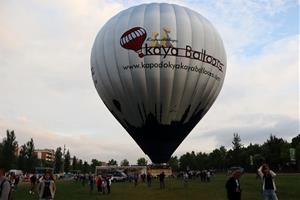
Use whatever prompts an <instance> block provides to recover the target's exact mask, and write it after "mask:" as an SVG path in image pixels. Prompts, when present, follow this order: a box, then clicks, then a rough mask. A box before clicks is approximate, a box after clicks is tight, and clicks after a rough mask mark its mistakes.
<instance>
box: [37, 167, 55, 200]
mask: <svg viewBox="0 0 300 200" xmlns="http://www.w3.org/2000/svg"><path fill="white" fill-rule="evenodd" d="M50 177H51V175H50V172H46V173H45V175H44V177H43V178H42V179H41V182H40V183H39V187H38V191H39V197H40V200H53V199H54V195H55V191H56V187H55V183H54V181H53V180H51V179H50Z"/></svg>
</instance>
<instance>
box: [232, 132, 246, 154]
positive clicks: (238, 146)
mask: <svg viewBox="0 0 300 200" xmlns="http://www.w3.org/2000/svg"><path fill="white" fill-rule="evenodd" d="M232 145H233V147H232V150H240V149H241V148H242V147H243V145H242V144H241V137H240V136H239V134H238V133H234V134H233V140H232Z"/></svg>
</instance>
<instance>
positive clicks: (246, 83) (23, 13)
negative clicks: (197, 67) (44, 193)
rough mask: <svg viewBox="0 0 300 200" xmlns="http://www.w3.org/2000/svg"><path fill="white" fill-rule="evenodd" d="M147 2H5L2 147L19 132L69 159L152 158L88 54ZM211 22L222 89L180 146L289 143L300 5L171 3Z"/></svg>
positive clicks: (295, 113)
mask: <svg viewBox="0 0 300 200" xmlns="http://www.w3.org/2000/svg"><path fill="white" fill-rule="evenodd" d="M150 2H153V1H148V0H114V1H113V0H86V1H85V0H43V1H40V0H1V1H0V140H2V139H3V137H5V134H6V130H7V129H9V130H14V131H15V133H16V137H17V140H18V142H19V144H20V145H22V144H24V143H25V142H27V141H28V140H30V138H33V139H34V142H35V146H36V148H53V149H56V148H57V147H58V146H63V145H64V144H65V145H66V148H67V149H69V150H70V152H71V155H76V156H77V157H79V158H81V159H84V160H87V161H90V160H91V159H92V158H96V159H99V160H102V161H108V160H109V159H111V158H114V159H116V160H117V161H121V160H122V159H124V158H126V159H128V160H129V161H130V163H131V164H135V163H136V160H137V158H139V157H146V158H147V159H148V160H149V158H148V157H147V156H146V155H145V154H144V153H143V152H142V150H141V149H140V148H139V147H138V145H137V144H136V143H135V142H134V141H133V140H132V139H131V137H130V136H129V135H128V134H127V132H126V131H125V129H123V127H122V126H121V125H120V124H119V123H118V122H117V120H115V119H114V117H113V116H112V115H111V114H110V112H109V111H108V109H107V108H106V107H105V105H104V104H103V102H102V101H101V99H100V97H99V96H98V94H97V91H96V89H95V87H94V84H93V81H92V77H91V72H90V54H91V48H92V45H93V42H94V39H95V37H96V34H97V33H98V31H99V30H100V29H101V27H102V26H103V25H104V24H105V22H107V20H109V19H110V18H111V17H113V16H114V15H116V14H117V13H118V12H120V11H122V10H124V9H126V8H129V7H131V6H134V5H139V4H141V3H150ZM155 2H167V3H175V4H179V5H182V6H185V7H188V8H191V9H193V10H195V11H197V12H199V13H200V14H201V15H203V16H204V17H206V18H207V19H208V20H209V21H210V22H211V23H212V24H213V25H214V27H215V28H216V29H217V30H218V32H219V33H220V35H221V37H222V39H223V42H224V45H225V49H226V53H227V72H226V77H225V81H224V85H223V88H222V90H221V93H220V95H219V96H218V98H217V100H216V102H215V103H214V105H213V106H212V107H211V109H210V110H209V112H208V113H207V114H206V115H205V116H204V118H203V119H202V120H201V121H200V122H199V123H198V124H197V126H196V127H195V128H194V129H193V130H192V132H191V133H190V134H189V136H188V137H187V138H186V139H185V140H184V141H183V142H182V144H181V145H180V146H179V147H178V149H177V150H176V152H175V153H174V155H177V156H180V155H182V154H183V153H185V152H187V151H195V152H199V151H202V152H210V151H212V150H213V149H215V148H219V147H220V146H222V145H223V146H225V147H227V148H230V147H231V141H232V138H233V133H238V134H239V135H240V137H241V140H242V143H243V144H244V145H248V144H249V143H260V144H262V143H263V142H264V141H266V140H267V139H268V138H269V137H270V134H273V135H276V136H277V137H282V138H284V139H285V140H287V141H290V140H291V138H292V137H295V136H296V135H298V134H299V133H300V131H299V125H300V121H299V57H300V55H299V8H300V7H299V5H300V1H299V0H298V1H297V0H288V1H285V0H256V1H254V0H249V1H248V0H244V1H242V0H227V1H226V0H224V1H223V0H220V1H210V0H199V1H197V0H174V1H170V0H169V1H163V0H158V1H155Z"/></svg>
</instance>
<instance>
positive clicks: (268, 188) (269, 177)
mask: <svg viewBox="0 0 300 200" xmlns="http://www.w3.org/2000/svg"><path fill="white" fill-rule="evenodd" d="M257 172H258V174H259V176H260V178H261V180H262V190H263V197H264V200H278V198H277V195H276V193H275V191H276V185H275V180H274V179H275V176H276V174H275V173H274V172H273V171H272V170H270V167H269V165H267V164H263V165H262V166H260V168H259V169H258V170H257Z"/></svg>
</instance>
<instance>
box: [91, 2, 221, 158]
mask: <svg viewBox="0 0 300 200" xmlns="http://www.w3.org/2000/svg"><path fill="white" fill-rule="evenodd" d="M147 36H148V37H147ZM91 70H92V78H93V80H94V85H95V87H96V89H97V91H98V94H99V95H100V97H101V99H102V101H103V102H104V104H105V105H106V107H107V108H108V109H109V110H110V112H111V113H112V114H113V115H114V116H115V118H116V119H117V120H118V121H119V122H120V123H121V124H122V126H123V127H124V128H125V129H126V130H127V132H128V133H129V134H130V135H131V137H132V138H133V139H134V141H135V142H136V143H137V144H138V145H139V146H140V148H141V149H142V150H143V152H144V153H145V154H147V155H148V156H149V158H150V159H151V161H152V162H153V163H166V162H167V161H168V160H169V158H170V157H171V155H172V153H173V152H174V151H175V150H176V149H177V147H178V146H179V145H180V144H181V142H182V141H183V140H184V139H185V138H186V136H187V135H188V134H189V133H190V132H191V130H192V129H193V128H194V127H195V125H196V124H197V123H198V122H199V121H200V120H201V119H202V117H203V116H204V115H205V114H206V113H207V111H208V110H209V108H210V107H211V106H212V105H213V103H214V101H215V100H216V98H217V96H218V94H219V93H220V90H221V88H222V85H223V82H224V78H225V73H226V53H225V49H224V46H223V42H222V39H221V37H220V35H219V33H218V32H217V31H216V29H215V28H214V27H213V26H212V24H211V23H210V22H209V21H208V20H207V19H206V18H204V17H203V16H202V15H200V14H199V13H197V12H195V11H193V10H191V9H189V8H185V7H182V6H178V5H174V4H166V3H151V4H142V5H139V6H135V7H131V8H129V9H127V10H124V11H121V12H120V13H118V14H117V15H115V16H114V17H112V18H111V19H110V20H109V21H108V22H107V23H106V24H105V25H104V26H103V27H102V28H101V30H100V31H99V33H98V34H97V37H96V39H95V42H94V45H93V48H92V53H91Z"/></svg>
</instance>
